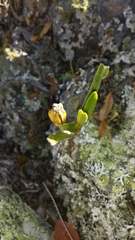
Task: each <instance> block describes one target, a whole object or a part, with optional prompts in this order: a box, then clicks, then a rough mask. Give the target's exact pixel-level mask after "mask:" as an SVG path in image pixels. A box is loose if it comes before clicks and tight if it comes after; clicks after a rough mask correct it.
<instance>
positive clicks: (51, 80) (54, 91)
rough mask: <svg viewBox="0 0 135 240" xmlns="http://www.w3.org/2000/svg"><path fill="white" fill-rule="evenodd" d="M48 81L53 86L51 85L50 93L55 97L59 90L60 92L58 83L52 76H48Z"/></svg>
mask: <svg viewBox="0 0 135 240" xmlns="http://www.w3.org/2000/svg"><path fill="white" fill-rule="evenodd" d="M47 80H48V82H50V83H51V85H50V92H51V94H52V95H55V94H56V92H57V90H58V86H57V83H56V81H55V79H54V78H52V77H50V76H48V77H47Z"/></svg>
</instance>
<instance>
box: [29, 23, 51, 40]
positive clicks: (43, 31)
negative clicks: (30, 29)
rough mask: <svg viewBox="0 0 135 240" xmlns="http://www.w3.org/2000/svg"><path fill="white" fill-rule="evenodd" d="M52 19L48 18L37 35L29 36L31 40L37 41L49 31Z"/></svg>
mask: <svg viewBox="0 0 135 240" xmlns="http://www.w3.org/2000/svg"><path fill="white" fill-rule="evenodd" d="M52 22H53V21H52V19H50V20H49V21H48V22H47V23H45V25H44V27H43V28H42V30H41V32H40V33H39V35H35V36H34V37H32V38H31V41H32V42H38V41H39V40H40V39H41V38H43V36H44V35H45V34H46V33H47V32H48V31H49V29H50V27H51V25H52Z"/></svg>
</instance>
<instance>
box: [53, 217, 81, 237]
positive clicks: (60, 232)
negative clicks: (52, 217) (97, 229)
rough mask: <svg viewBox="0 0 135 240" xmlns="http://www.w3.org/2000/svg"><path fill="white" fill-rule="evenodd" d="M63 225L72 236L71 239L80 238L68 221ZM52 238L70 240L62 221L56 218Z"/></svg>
mask: <svg viewBox="0 0 135 240" xmlns="http://www.w3.org/2000/svg"><path fill="white" fill-rule="evenodd" d="M64 223H65V225H66V227H67V229H68V231H69V233H70V235H71V236H72V238H73V240H80V238H79V235H78V233H77V231H76V230H75V228H74V227H73V226H72V225H71V224H69V223H68V222H65V221H64ZM54 240H71V238H70V237H69V235H68V233H67V231H66V230H65V227H64V226H63V223H62V221H61V220H60V219H57V221H56V225H55V229H54Z"/></svg>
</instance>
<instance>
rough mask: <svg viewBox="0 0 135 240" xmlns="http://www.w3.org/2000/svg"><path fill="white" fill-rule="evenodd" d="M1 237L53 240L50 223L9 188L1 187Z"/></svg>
mask: <svg viewBox="0 0 135 240" xmlns="http://www.w3.org/2000/svg"><path fill="white" fill-rule="evenodd" d="M0 209H1V210H0V219H1V220H0V236H1V239H3V240H14V239H16V240H21V239H23V240H38V239H40V240H42V239H43V240H44V239H45V240H51V239H52V236H51V234H52V232H51V228H50V226H49V224H48V223H46V222H45V221H43V220H41V219H40V218H39V217H38V216H36V214H35V213H34V211H33V210H32V209H31V208H30V207H29V206H27V204H26V203H23V202H22V200H21V199H20V197H19V196H18V195H17V194H15V193H14V192H13V191H12V190H11V189H10V188H9V187H5V186H1V187H0Z"/></svg>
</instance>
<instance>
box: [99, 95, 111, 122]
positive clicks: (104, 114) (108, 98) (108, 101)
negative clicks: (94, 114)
mask: <svg viewBox="0 0 135 240" xmlns="http://www.w3.org/2000/svg"><path fill="white" fill-rule="evenodd" d="M112 93H113V91H111V92H110V93H109V94H108V95H107V96H106V98H105V101H104V105H103V107H102V108H101V109H100V111H99V120H100V121H103V120H104V119H105V118H106V117H107V115H108V113H109V112H110V110H111V108H112V106H113V97H112Z"/></svg>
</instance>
